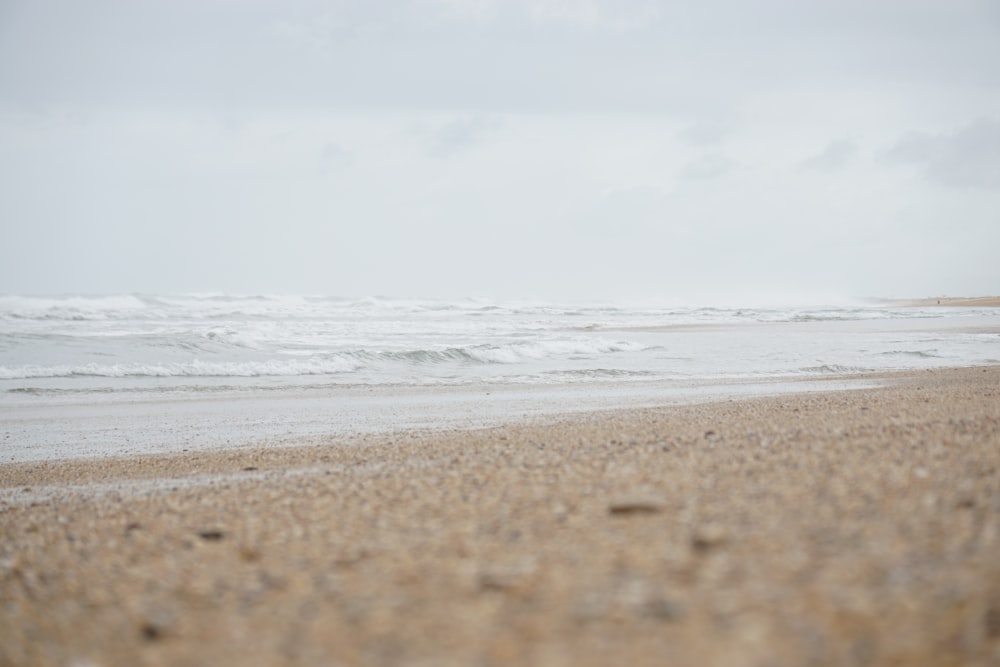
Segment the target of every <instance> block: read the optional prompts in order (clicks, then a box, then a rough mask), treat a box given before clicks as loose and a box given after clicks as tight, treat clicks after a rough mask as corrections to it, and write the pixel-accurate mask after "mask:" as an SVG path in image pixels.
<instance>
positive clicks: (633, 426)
mask: <svg viewBox="0 0 1000 667" xmlns="http://www.w3.org/2000/svg"><path fill="white" fill-rule="evenodd" d="M223 663H231V664H241V665H276V664H305V665H320V664H343V665H360V664H371V665H499V664H516V665H528V664H538V665H612V664H632V665H667V664H670V665H747V666H757V665H759V666H761V667H763V666H764V665H773V666H780V665H887V664H940V665H991V664H993V665H995V664H1000V367H991V368H973V369H964V370H961V369H959V370H946V371H933V372H932V371H924V372H920V373H914V374H911V375H909V376H902V377H898V378H895V379H894V380H893V381H892V384H890V385H889V386H887V387H885V388H880V389H865V390H855V391H845V392H838V393H821V394H801V395H794V396H781V397H770V398H755V399H748V400H740V401H726V402H720V403H715V404H707V405H697V406H684V407H669V408H661V409H643V410H633V411H614V412H607V413H592V414H587V415H582V416H580V415H578V416H574V417H572V418H567V419H564V420H558V419H548V420H547V421H545V422H544V423H532V424H524V425H519V426H509V427H504V428H494V429H488V430H482V431H472V432H447V433H437V434H420V433H400V434H396V435H395V436H385V437H380V438H370V439H369V440H368V441H367V442H364V443H360V444H351V445H345V444H343V443H337V442H329V443H327V444H323V445H318V446H315V447H304V448H298V449H287V448H285V449H282V448H275V449H269V450H252V451H250V450H240V451H233V452H228V453H225V452H224V453H205V454H192V455H190V456H170V457H154V456H150V457H142V458H133V459H128V460H114V461H79V462H48V463H32V464H18V465H6V466H0V665H29V664H30V665H34V664H42V665H78V666H81V667H82V666H84V665H195V664H223Z"/></svg>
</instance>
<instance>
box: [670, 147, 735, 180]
mask: <svg viewBox="0 0 1000 667" xmlns="http://www.w3.org/2000/svg"><path fill="white" fill-rule="evenodd" d="M734 164H735V163H734V162H733V161H732V160H730V159H729V158H728V157H726V156H725V155H722V154H721V153H706V154H705V155H702V156H701V157H698V158H696V159H694V160H691V161H690V162H688V163H687V164H685V165H684V166H683V167H682V168H681V170H680V172H679V173H678V176H679V177H680V178H682V179H684V180H689V181H708V180H713V179H716V178H719V177H721V176H724V175H725V174H727V173H728V172H729V171H731V170H732V168H733V166H734Z"/></svg>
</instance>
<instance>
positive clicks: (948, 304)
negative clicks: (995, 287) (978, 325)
mask: <svg viewBox="0 0 1000 667" xmlns="http://www.w3.org/2000/svg"><path fill="white" fill-rule="evenodd" d="M895 303H896V305H899V306H907V307H916V308H927V307H931V306H941V307H942V308H957V307H962V308H1000V296H939V297H929V298H926V299H906V300H903V301H898V302H895Z"/></svg>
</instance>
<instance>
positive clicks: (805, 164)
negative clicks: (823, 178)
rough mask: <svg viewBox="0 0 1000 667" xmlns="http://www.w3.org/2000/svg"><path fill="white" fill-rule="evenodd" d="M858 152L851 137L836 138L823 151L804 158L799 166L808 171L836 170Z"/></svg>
mask: <svg viewBox="0 0 1000 667" xmlns="http://www.w3.org/2000/svg"><path fill="white" fill-rule="evenodd" d="M857 152H858V147H857V145H856V144H855V143H854V142H853V141H851V140H850V139H836V140H834V141H831V142H830V144H829V145H828V146H827V147H826V148H825V149H823V152H822V153H820V154H819V155H814V156H812V157H810V158H807V159H805V160H803V161H802V162H800V163H799V166H800V168H802V169H805V170H807V171H834V170H836V169H840V168H841V167H843V166H844V165H846V164H847V163H848V162H849V161H850V160H851V158H853V157H854V155H855V154H856V153H857Z"/></svg>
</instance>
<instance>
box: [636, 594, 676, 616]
mask: <svg viewBox="0 0 1000 667" xmlns="http://www.w3.org/2000/svg"><path fill="white" fill-rule="evenodd" d="M641 611H642V614H643V616H648V617H650V618H657V619H660V620H661V621H678V620H680V619H682V618H684V616H685V614H686V613H687V609H685V608H684V605H682V604H680V603H679V602H676V601H674V600H671V599H669V598H666V597H652V598H650V599H648V600H646V602H645V603H644V604H643V605H642V608H641Z"/></svg>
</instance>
